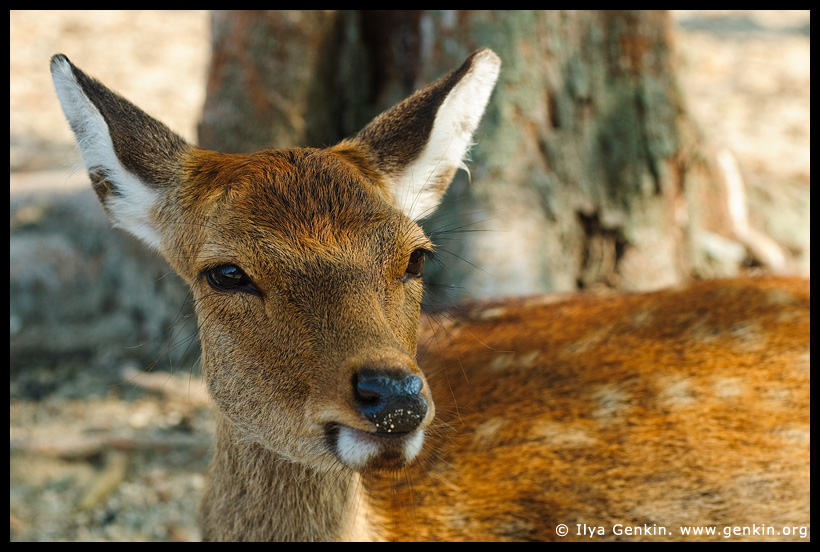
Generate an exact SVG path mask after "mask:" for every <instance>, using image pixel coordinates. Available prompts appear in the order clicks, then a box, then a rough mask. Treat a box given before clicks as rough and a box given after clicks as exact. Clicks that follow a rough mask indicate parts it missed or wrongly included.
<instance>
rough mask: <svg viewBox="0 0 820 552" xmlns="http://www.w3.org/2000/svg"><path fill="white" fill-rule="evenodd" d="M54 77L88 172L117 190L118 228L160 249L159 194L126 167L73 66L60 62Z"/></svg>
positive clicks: (112, 198) (113, 197) (109, 200)
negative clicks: (99, 174)
mask: <svg viewBox="0 0 820 552" xmlns="http://www.w3.org/2000/svg"><path fill="white" fill-rule="evenodd" d="M52 77H53V79H54V87H55V89H56V90H57V97H58V98H59V99H60V104H61V105H62V107H63V112H64V113H65V116H66V118H67V119H68V121H69V123H71V126H72V128H73V129H75V134H76V135H77V144H78V146H79V148H80V153H81V154H82V157H83V162H84V163H85V166H86V168H87V169H88V170H89V171H91V172H95V171H99V170H103V171H104V172H105V174H106V175H107V180H109V181H110V183H111V184H112V185H113V187H114V190H115V191H114V192H113V193H110V194H108V196H107V197H106V198H105V207H106V210H107V211H108V213H109V215H110V216H111V218H112V219H113V220H114V224H115V226H119V227H121V228H124V229H125V230H127V231H129V232H131V233H132V234H134V235H135V236H137V237H138V238H139V239H141V240H142V241H144V242H145V243H147V244H148V245H149V246H151V247H153V248H157V249H158V248H159V246H160V242H161V238H160V235H159V233H158V231H157V229H156V227H155V225H154V222H153V218H152V213H153V211H154V209H155V207H156V206H157V205H158V202H159V197H160V194H159V192H158V191H156V190H154V189H152V188H151V187H150V186H148V185H146V183H144V182H143V181H142V180H140V179H139V178H138V177H137V176H136V175H134V174H133V173H131V172H130V171H128V170H127V169H126V168H125V167H123V166H122V164H121V163H120V161H119V159H118V158H117V154H116V152H115V151H114V143H113V142H112V141H111V135H110V132H109V130H108V125H107V124H106V122H105V119H104V118H103V116H102V114H101V113H100V111H99V110H98V109H97V107H96V106H95V105H94V104H93V103H92V102H91V100H89V99H88V97H87V96H86V95H85V93H84V92H83V89H82V88H81V87H80V84H79V83H78V82H77V79H76V78H75V77H74V73H73V72H72V70H71V65H70V64H69V63H68V62H67V61H65V60H56V61H55V62H54V63H53V65H52Z"/></svg>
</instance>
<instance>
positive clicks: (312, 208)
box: [180, 148, 429, 265]
mask: <svg viewBox="0 0 820 552" xmlns="http://www.w3.org/2000/svg"><path fill="white" fill-rule="evenodd" d="M186 174H187V178H186V183H187V185H186V186H185V187H184V188H183V190H182V191H181V194H182V196H183V198H182V201H181V202H180V204H181V205H184V207H183V208H182V210H181V213H180V217H181V218H182V219H183V221H182V224H183V225H186V224H190V225H191V226H194V227H197V228H199V229H200V231H201V232H202V233H203V237H202V238H201V239H200V240H199V241H200V244H201V247H200V249H199V251H198V253H197V254H196V255H194V257H196V258H198V259H199V260H200V261H204V262H206V264H207V263H208V262H211V261H214V260H218V259H220V258H221V259H223V260H231V259H233V258H237V256H238V257H240V258H244V260H245V262H250V263H254V262H256V261H257V260H262V259H261V258H268V259H269V258H270V257H276V258H277V259H278V260H280V261H285V260H288V259H292V260H293V261H294V262H296V261H299V262H298V263H296V264H299V265H301V264H304V262H305V261H306V260H307V259H310V258H321V259H324V260H325V261H329V260H332V259H345V260H347V261H348V262H350V261H352V260H353V259H352V257H358V258H359V259H360V260H362V261H364V260H371V261H372V260H373V258H374V257H375V258H378V259H380V260H381V261H382V263H387V262H389V261H390V259H391V258H394V257H397V258H398V259H399V261H400V260H405V261H406V259H404V257H405V256H406V255H408V254H409V253H410V252H412V250H413V249H415V248H417V247H420V246H429V245H428V244H429V240H428V239H427V238H426V236H425V235H424V233H423V231H422V230H421V228H420V227H419V226H418V225H417V224H416V223H414V222H413V221H411V220H410V219H409V218H407V217H406V216H405V215H403V214H402V213H401V212H400V211H399V210H398V209H396V208H395V207H394V206H393V205H392V203H391V201H392V200H391V196H390V195H389V194H388V193H387V192H386V191H385V185H384V182H383V180H382V179H381V177H380V176H379V174H378V172H376V171H374V170H372V169H371V168H370V167H369V166H368V164H367V162H366V161H365V160H364V158H363V157H360V156H358V155H356V152H350V151H342V152H339V151H334V150H318V149H308V148H290V149H284V150H266V151H261V152H258V153H255V154H251V155H229V154H218V153H214V152H208V151H204V150H194V151H193V152H192V154H191V156H190V158H189V160H188V161H187V163H186ZM191 218H194V219H195V220H193V221H192V220H189V219H191Z"/></svg>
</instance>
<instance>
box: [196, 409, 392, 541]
mask: <svg viewBox="0 0 820 552" xmlns="http://www.w3.org/2000/svg"><path fill="white" fill-rule="evenodd" d="M216 417H217V431H216V439H215V449H214V459H213V461H212V463H211V468H210V472H209V477H208V479H209V481H208V486H207V488H206V491H205V497H204V499H203V502H202V512H201V514H202V517H203V522H204V523H203V526H204V527H205V528H206V529H205V533H204V534H203V539H204V540H231V541H340V540H353V541H370V540H378V535H377V531H376V524H375V523H374V516H373V512H371V510H370V504H369V499H368V497H367V496H366V492H365V490H364V486H363V484H362V481H361V478H360V476H359V474H358V473H357V472H354V471H352V470H350V469H347V468H344V467H340V468H339V469H338V470H335V471H332V472H328V471H315V470H313V469H311V468H309V467H307V466H304V465H302V464H298V463H295V462H293V461H290V460H288V459H286V458H283V457H281V456H279V455H277V454H276V453H275V452H272V451H270V450H267V449H265V448H263V447H262V446H260V445H258V444H256V443H253V442H250V441H248V440H247V439H242V438H241V437H239V436H238V435H237V432H236V429H235V428H234V427H233V426H232V425H231V424H230V423H229V422H228V421H227V420H225V418H224V417H222V416H221V415H219V414H217V415H216Z"/></svg>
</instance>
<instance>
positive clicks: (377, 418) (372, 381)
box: [353, 369, 427, 436]
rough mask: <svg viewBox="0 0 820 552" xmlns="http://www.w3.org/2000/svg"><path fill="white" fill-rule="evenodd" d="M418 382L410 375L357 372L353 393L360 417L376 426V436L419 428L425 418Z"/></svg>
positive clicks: (368, 370) (425, 412) (419, 379)
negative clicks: (361, 415)
mask: <svg viewBox="0 0 820 552" xmlns="http://www.w3.org/2000/svg"><path fill="white" fill-rule="evenodd" d="M422 387H423V384H422V381H421V378H419V377H418V376H415V375H413V374H407V373H406V372H405V373H396V372H387V371H381V370H372V369H365V370H361V371H360V372H359V373H358V374H357V376H356V378H355V381H354V385H353V391H354V394H355V397H356V402H357V404H358V406H359V409H360V411H361V413H362V414H363V415H364V416H365V417H366V418H367V419H368V420H370V421H371V422H373V423H374V424H375V425H376V433H378V434H381V435H385V436H389V435H402V434H404V433H408V432H411V431H413V430H415V429H416V428H418V427H419V425H420V424H421V422H422V420H424V417H425V416H426V415H427V401H426V400H425V399H424V397H423V396H422V395H421V390H422Z"/></svg>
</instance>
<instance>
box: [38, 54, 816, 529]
mask: <svg viewBox="0 0 820 552" xmlns="http://www.w3.org/2000/svg"><path fill="white" fill-rule="evenodd" d="M500 68H501V60H500V59H499V57H498V56H497V55H496V54H495V53H494V52H493V51H491V50H489V49H479V50H477V51H475V52H474V53H472V54H471V55H470V56H469V57H468V58H467V59H466V61H464V63H463V65H461V66H460V67H459V68H457V69H455V70H453V71H451V72H450V73H447V74H446V75H444V76H442V77H441V78H439V79H438V80H436V81H435V82H433V83H432V84H430V85H429V86H427V87H425V88H423V89H421V90H419V91H417V92H415V93H414V94H412V95H410V96H409V97H408V98H407V99H405V100H404V101H403V102H401V103H399V104H397V105H395V106H394V107H392V108H390V109H388V110H387V111H385V112H383V113H382V114H381V115H379V116H377V117H376V118H374V119H373V120H372V121H371V122H370V123H369V124H367V125H366V126H365V127H364V128H363V129H362V130H360V131H359V132H358V133H356V134H354V135H353V136H350V137H348V138H346V139H344V140H342V141H340V142H339V143H337V144H335V145H333V146H330V147H326V148H302V147H293V148H285V149H273V150H263V151H259V152H256V153H251V154H233V153H231V154H227V153H218V152H214V151H207V150H204V149H201V148H198V147H196V146H194V145H191V144H189V143H188V142H186V141H185V140H184V139H183V138H181V137H180V136H179V135H178V134H176V133H174V132H173V131H172V130H170V129H169V128H168V127H167V126H166V125H164V124H163V123H161V122H160V121H158V120H156V119H154V118H152V117H151V116H149V115H148V114H146V113H145V112H144V111H143V110H141V109H140V108H138V107H136V106H135V105H134V104H132V103H131V102H129V101H128V100H126V99H125V98H123V97H122V96H120V95H119V94H117V93H115V92H113V91H111V90H110V89H109V88H107V87H106V86H105V85H103V84H102V83H100V82H99V81H97V80H95V79H93V78H91V77H89V76H87V75H86V74H85V73H84V72H83V71H81V70H80V69H79V68H77V67H76V66H75V65H74V64H73V63H72V62H71V61H69V59H68V58H67V57H66V56H65V55H62V54H58V55H55V56H54V57H53V58H52V59H51V72H52V76H53V80H54V84H55V88H56V92H57V96H58V97H59V101H60V103H61V105H62V108H63V111H64V113H65V116H66V118H67V119H68V122H69V124H70V126H71V129H72V130H73V132H74V134H75V135H76V140H77V143H78V144H79V149H80V154H81V156H82V160H83V162H84V164H85V167H86V168H87V171H88V174H89V177H90V180H91V185H92V187H93V189H94V191H95V192H96V195H97V196H98V198H99V201H100V203H101V204H102V206H103V208H104V210H105V211H106V213H107V214H108V216H109V217H110V219H111V221H112V222H113V224H114V225H115V226H117V227H120V228H122V229H124V230H126V231H128V232H130V233H131V234H133V235H134V236H136V237H137V238H139V239H140V240H142V241H143V242H144V243H146V244H147V245H148V246H150V247H152V248H154V249H155V250H158V251H159V252H160V253H161V254H162V255H163V256H164V258H165V259H166V260H167V261H168V263H169V264H170V266H171V267H172V268H173V269H174V270H175V271H176V272H177V273H178V274H179V275H180V276H181V277H182V279H183V280H184V281H185V282H186V283H187V285H188V286H189V287H190V289H191V293H192V298H193V304H194V308H195V312H196V316H197V320H198V332H199V336H200V341H201V368H202V372H203V378H204V382H205V385H206V387H207V391H208V394H209V396H210V398H211V401H212V403H213V411H214V423H215V437H214V444H213V458H212V462H211V465H210V468H209V471H208V475H207V484H206V488H205V490H204V493H203V494H204V496H203V498H202V502H201V511H200V517H201V531H202V538H203V539H204V540H207V541H212V540H222V541H265V540H275V541H408V540H409V541H500V540H508V541H553V540H554V541H562V540H563V541H573V540H705V539H714V540H727V539H732V540H741V539H752V540H790V539H793V540H805V539H807V538H810V536H809V533H808V531H809V527H810V496H811V495H810V491H809V485H810V435H811V425H810V379H809V378H810V284H809V281H808V280H807V279H801V278H797V277H787V276H780V277H774V276H747V277H744V276H739V277H736V278H730V279H719V280H701V281H694V282H690V283H689V284H687V285H682V286H679V287H674V288H668V289H664V290H658V291H649V292H641V293H637V292H635V293H612V294H603V295H602V294H593V293H584V292H578V293H566V294H546V295H541V296H530V297H509V298H497V299H484V300H474V301H467V302H465V303H462V304H460V305H455V306H452V307H447V308H441V309H438V310H432V311H428V310H426V309H425V310H424V311H423V310H422V307H421V303H422V297H423V293H424V286H423V272H424V270H423V269H424V265H425V259H428V258H430V256H431V255H432V254H433V253H434V252H435V249H436V244H435V243H433V241H432V240H431V238H430V237H428V236H427V235H426V234H425V232H424V231H423V229H422V227H421V226H420V225H419V222H418V221H419V219H420V217H422V216H424V215H426V214H429V213H430V212H431V211H433V210H434V209H435V208H436V206H437V205H438V203H439V202H440V201H441V199H442V196H443V194H444V192H445V191H446V189H447V187H448V185H449V184H450V182H451V180H452V179H453V176H454V174H455V173H456V171H457V170H458V169H459V168H460V167H463V166H464V163H465V159H466V156H467V153H468V151H469V149H470V147H471V145H472V141H473V137H474V134H475V131H476V129H477V127H478V125H479V122H480V119H481V117H482V115H483V112H484V110H485V107H486V106H487V104H488V102H489V100H490V96H491V95H492V93H493V89H494V87H495V83H496V80H497V78H498V75H499V71H500ZM511 239H514V238H511Z"/></svg>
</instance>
